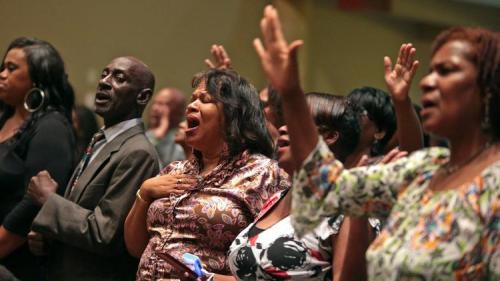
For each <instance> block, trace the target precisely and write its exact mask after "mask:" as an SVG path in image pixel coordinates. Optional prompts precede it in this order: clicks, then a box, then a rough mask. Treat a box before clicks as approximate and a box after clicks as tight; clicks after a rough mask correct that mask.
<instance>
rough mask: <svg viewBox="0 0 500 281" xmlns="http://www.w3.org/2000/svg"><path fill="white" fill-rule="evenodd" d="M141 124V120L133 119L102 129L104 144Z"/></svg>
mask: <svg viewBox="0 0 500 281" xmlns="http://www.w3.org/2000/svg"><path fill="white" fill-rule="evenodd" d="M141 123H142V119H141V118H134V119H129V120H125V121H122V122H120V123H118V124H115V125H113V126H111V127H109V128H105V127H103V128H102V130H104V136H105V137H106V142H110V141H112V140H113V139H114V138H116V137H117V136H118V135H119V134H121V133H123V132H124V131H126V130H128V129H130V128H132V127H134V126H137V125H139V124H141Z"/></svg>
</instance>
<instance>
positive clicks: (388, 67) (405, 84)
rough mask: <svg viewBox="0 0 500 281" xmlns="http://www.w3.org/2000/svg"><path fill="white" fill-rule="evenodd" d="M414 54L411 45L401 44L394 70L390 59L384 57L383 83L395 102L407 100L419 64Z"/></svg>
mask: <svg viewBox="0 0 500 281" xmlns="http://www.w3.org/2000/svg"><path fill="white" fill-rule="evenodd" d="M415 53H416V50H415V48H413V46H412V44H411V43H408V44H402V45H401V48H400V49H399V55H398V59H397V61H396V64H395V65H394V69H393V68H392V62H391V59H390V58H389V57H384V66H385V83H386V84H387V88H388V90H389V92H390V93H391V96H392V98H393V99H394V100H395V101H402V100H405V99H407V98H408V93H409V89H410V85H411V82H412V80H413V77H414V76H415V73H416V71H417V68H418V64H419V62H418V60H415Z"/></svg>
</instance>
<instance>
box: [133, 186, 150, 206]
mask: <svg viewBox="0 0 500 281" xmlns="http://www.w3.org/2000/svg"><path fill="white" fill-rule="evenodd" d="M135 197H137V199H139V201H142V202H144V203H146V204H149V203H151V202H149V201H146V200H144V199H143V198H142V197H141V189H140V188H139V189H137V193H136V194H135Z"/></svg>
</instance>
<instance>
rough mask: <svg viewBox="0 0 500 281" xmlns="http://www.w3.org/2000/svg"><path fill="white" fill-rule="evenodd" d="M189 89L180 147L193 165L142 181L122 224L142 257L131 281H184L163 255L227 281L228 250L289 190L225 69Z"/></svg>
mask: <svg viewBox="0 0 500 281" xmlns="http://www.w3.org/2000/svg"><path fill="white" fill-rule="evenodd" d="M192 85H193V88H194V92H193V94H192V96H191V102H190V103H189V105H188V107H187V110H186V120H187V129H186V131H185V134H186V139H185V142H186V144H187V145H189V146H190V147H192V148H193V149H194V157H192V158H191V159H188V160H185V161H180V162H174V163H172V164H170V165H169V166H167V167H166V168H165V169H164V170H163V171H162V172H161V173H160V176H158V177H155V178H151V179H149V180H147V181H145V182H144V183H143V184H142V186H141V188H140V189H139V191H138V193H137V199H136V201H135V203H134V205H133V207H132V210H131V211H130V213H129V215H128V217H127V219H126V222H125V242H126V245H127V249H128V250H129V252H130V253H131V254H132V255H134V256H136V257H141V261H140V264H139V270H138V272H137V280H158V279H159V278H182V277H183V272H179V271H177V270H176V268H175V265H174V264H172V263H169V262H168V261H167V260H165V259H163V258H162V255H166V254H168V255H169V256H172V257H173V258H175V259H177V260H179V261H182V255H183V254H184V253H188V252H189V253H191V254H195V255H197V256H198V257H199V258H200V259H201V262H202V264H203V266H204V268H205V269H206V270H207V271H208V272H210V273H214V275H213V277H214V278H215V279H217V280H222V279H226V278H227V279H233V277H232V276H227V275H230V271H229V268H228V265H227V262H226V254H227V251H228V250H229V245H230V244H231V242H232V241H233V240H234V238H235V237H236V235H237V234H238V233H239V232H240V231H241V230H242V229H243V228H245V227H246V226H247V225H248V224H249V223H251V222H252V221H253V220H254V219H255V216H256V215H257V214H258V212H259V211H260V209H261V208H262V206H263V203H264V202H265V201H266V200H267V199H268V198H269V197H271V195H273V194H274V193H276V192H277V191H279V190H283V189H285V188H287V187H289V184H290V182H289V180H288V176H287V175H286V173H284V172H283V171H282V170H281V169H280V168H279V167H278V163H277V162H276V161H274V160H271V159H270V158H269V157H270V156H271V155H272V153H273V147H272V143H271V138H270V136H269V133H268V132H267V130H266V127H265V120H264V114H263V112H262V110H261V108H260V104H259V99H258V95H257V91H256V90H255V88H254V87H253V86H252V85H251V84H250V83H248V82H247V81H246V80H245V79H244V78H243V77H241V76H240V75H238V74H237V73H236V72H234V71H232V70H227V69H226V70H219V69H211V70H208V71H206V72H202V73H200V74H198V75H196V76H195V77H194V79H193V84H192Z"/></svg>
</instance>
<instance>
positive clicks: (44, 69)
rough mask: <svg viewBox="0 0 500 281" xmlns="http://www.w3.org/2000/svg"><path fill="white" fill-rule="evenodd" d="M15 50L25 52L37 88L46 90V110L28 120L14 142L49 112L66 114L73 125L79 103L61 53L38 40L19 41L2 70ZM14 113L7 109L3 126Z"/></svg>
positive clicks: (16, 42)
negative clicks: (75, 104) (73, 110)
mask: <svg viewBox="0 0 500 281" xmlns="http://www.w3.org/2000/svg"><path fill="white" fill-rule="evenodd" d="M12 49H22V50H23V51H24V54H25V55H26V61H27V64H28V72H29V76H30V78H31V81H32V82H33V84H34V85H33V86H34V87H37V88H40V89H42V90H43V91H44V93H45V95H46V97H45V99H46V100H45V102H44V104H43V107H42V108H41V109H40V110H38V111H36V112H34V113H32V114H31V115H30V116H29V117H28V119H27V120H26V122H25V123H24V124H23V125H22V126H21V128H20V129H19V132H18V134H16V136H15V137H14V139H15V138H18V137H19V136H20V135H22V134H23V133H24V132H25V131H26V130H27V129H28V128H30V127H31V125H32V124H33V123H35V122H36V120H38V119H39V118H40V117H41V116H43V115H44V114H45V113H47V112H48V111H57V112H60V113H62V114H63V115H64V116H65V117H66V118H67V120H68V122H69V123H70V124H71V111H72V109H73V106H74V102H75V94H74V92H73V87H72V86H71V84H70V83H69V81H68V75H67V74H66V71H65V68H64V61H63V59H62V57H61V55H60V54H59V52H58V51H57V50H56V49H55V48H54V47H53V46H52V45H51V44H50V43H49V42H46V41H43V40H40V39H35V38H27V37H19V38H17V39H14V41H12V42H11V43H10V45H9V47H8V48H7V51H6V52H5V54H4V57H3V59H2V62H1V63H2V64H1V68H0V69H3V68H4V65H3V64H4V60H5V57H6V56H7V53H8V52H9V51H10V50H12ZM13 112H14V109H13V108H10V107H9V106H5V105H4V112H3V114H2V116H1V117H0V122H1V123H3V121H5V120H6V119H8V118H9V117H10V116H11V115H12V114H13Z"/></svg>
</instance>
